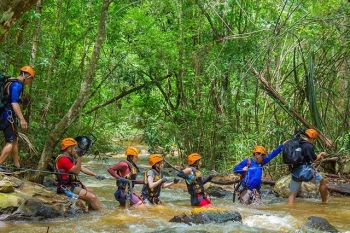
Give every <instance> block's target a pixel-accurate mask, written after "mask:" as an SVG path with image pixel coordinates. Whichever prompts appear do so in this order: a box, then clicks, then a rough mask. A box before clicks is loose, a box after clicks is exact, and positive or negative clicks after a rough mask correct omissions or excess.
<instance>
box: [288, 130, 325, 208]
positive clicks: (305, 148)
mask: <svg viewBox="0 0 350 233" xmlns="http://www.w3.org/2000/svg"><path fill="white" fill-rule="evenodd" d="M303 134H304V135H305V137H303V138H302V139H301V140H300V144H301V154H302V155H303V162H302V163H301V164H300V165H293V167H292V172H291V173H292V179H291V181H290V186H289V190H290V192H289V196H288V204H294V201H295V198H296V197H297V193H298V191H299V190H300V188H301V184H302V182H303V181H301V180H299V179H298V178H297V176H298V174H299V173H300V172H305V171H301V170H300V169H302V170H305V169H309V172H312V174H313V175H312V176H313V178H312V179H311V180H310V182H312V183H314V184H316V180H319V181H320V183H319V187H318V190H319V192H320V194H321V199H322V202H327V195H328V192H327V182H326V179H325V178H323V177H322V175H321V174H320V173H318V172H317V171H316V170H315V169H314V168H313V167H312V166H311V163H315V162H317V161H319V160H321V159H322V158H323V157H325V156H327V153H326V152H324V151H323V152H320V153H319V154H318V155H316V153H315V151H314V146H313V145H312V144H313V143H314V142H315V140H316V139H317V138H318V132H317V131H316V130H315V129H307V130H306V131H305V133H303Z"/></svg>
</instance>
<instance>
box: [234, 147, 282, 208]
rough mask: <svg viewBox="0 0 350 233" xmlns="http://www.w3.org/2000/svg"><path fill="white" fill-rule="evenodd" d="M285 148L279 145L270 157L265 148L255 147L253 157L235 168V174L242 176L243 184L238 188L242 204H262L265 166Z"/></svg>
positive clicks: (244, 160)
mask: <svg viewBox="0 0 350 233" xmlns="http://www.w3.org/2000/svg"><path fill="white" fill-rule="evenodd" d="M282 148H283V144H281V145H279V146H278V147H277V148H276V149H274V150H273V151H272V152H271V153H270V154H269V155H266V154H267V153H266V149H265V147H263V146H255V147H254V150H253V156H252V157H250V158H247V159H243V160H242V161H241V162H240V163H239V164H238V165H236V166H235V167H234V168H233V172H234V173H238V174H241V179H242V180H241V182H240V183H239V186H238V187H237V195H238V199H239V201H240V203H241V204H244V205H250V204H252V203H253V204H260V203H261V199H260V185H261V180H262V175H263V166H264V165H265V164H267V163H269V162H270V161H271V160H272V159H273V158H274V157H276V156H277V155H278V154H279V153H280V152H281V151H282Z"/></svg>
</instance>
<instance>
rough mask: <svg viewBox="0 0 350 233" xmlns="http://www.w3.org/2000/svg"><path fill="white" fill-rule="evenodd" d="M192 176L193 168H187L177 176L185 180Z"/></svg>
mask: <svg viewBox="0 0 350 233" xmlns="http://www.w3.org/2000/svg"><path fill="white" fill-rule="evenodd" d="M190 174H192V168H190V167H187V168H185V169H184V170H182V171H180V172H179V173H177V176H179V177H181V178H183V179H186V178H187V175H190Z"/></svg>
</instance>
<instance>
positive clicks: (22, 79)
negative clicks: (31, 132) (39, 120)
mask: <svg viewBox="0 0 350 233" xmlns="http://www.w3.org/2000/svg"><path fill="white" fill-rule="evenodd" d="M34 76H35V71H34V69H33V68H32V67H30V66H23V67H22V68H21V69H20V71H19V76H18V77H17V78H16V79H13V80H12V79H11V82H8V83H7V84H6V86H5V90H4V94H5V99H4V100H5V109H4V110H3V112H2V113H1V116H0V117H1V118H2V119H3V120H4V122H5V124H4V125H3V133H4V136H5V141H6V144H5V146H4V147H3V148H2V151H1V155H0V170H4V168H2V167H1V166H2V165H3V164H4V163H5V161H6V159H7V157H8V156H9V155H11V156H12V160H13V163H14V166H15V167H16V168H20V167H21V165H20V162H19V157H18V132H17V124H18V121H19V124H20V126H21V129H22V131H23V132H25V131H27V129H28V123H27V121H26V119H25V118H24V116H23V114H22V111H21V108H20V106H19V103H20V102H21V98H20V97H21V95H22V92H23V88H24V86H25V85H29V84H30V83H31V82H32V81H33V80H34ZM4 100H2V101H4Z"/></svg>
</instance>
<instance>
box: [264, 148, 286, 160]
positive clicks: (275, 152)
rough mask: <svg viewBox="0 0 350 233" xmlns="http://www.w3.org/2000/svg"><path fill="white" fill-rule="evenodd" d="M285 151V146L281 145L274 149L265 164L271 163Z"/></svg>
mask: <svg viewBox="0 0 350 233" xmlns="http://www.w3.org/2000/svg"><path fill="white" fill-rule="evenodd" d="M282 149H283V144H281V145H279V146H278V147H277V148H276V149H274V150H273V151H272V152H271V153H270V154H269V155H268V156H267V158H264V164H267V163H268V162H270V161H271V160H272V159H273V158H275V157H276V156H277V155H278V154H279V153H280V152H281V151H282Z"/></svg>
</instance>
